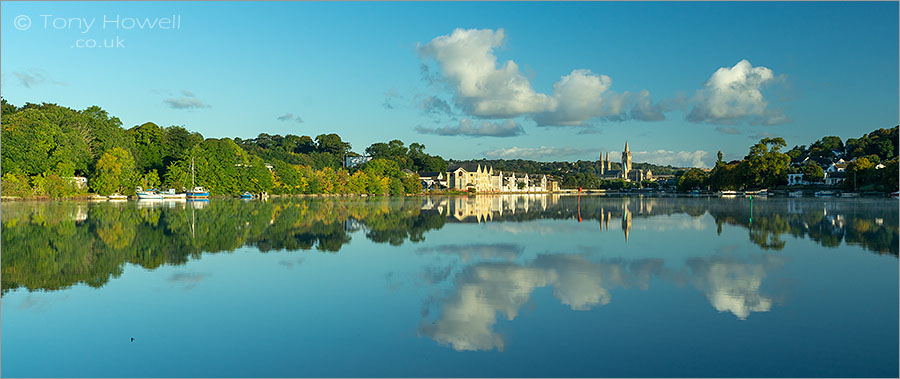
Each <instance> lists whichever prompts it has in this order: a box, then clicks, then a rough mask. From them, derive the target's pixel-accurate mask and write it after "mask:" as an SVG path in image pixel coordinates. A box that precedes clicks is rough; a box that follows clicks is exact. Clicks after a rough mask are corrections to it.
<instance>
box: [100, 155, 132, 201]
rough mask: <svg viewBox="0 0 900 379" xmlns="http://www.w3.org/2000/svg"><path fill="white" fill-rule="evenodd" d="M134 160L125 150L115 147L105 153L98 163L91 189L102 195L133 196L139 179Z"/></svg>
mask: <svg viewBox="0 0 900 379" xmlns="http://www.w3.org/2000/svg"><path fill="white" fill-rule="evenodd" d="M137 175H138V173H137V170H136V169H135V164H134V158H132V156H131V153H130V152H128V150H125V149H123V148H119V147H115V148H112V149H110V150H109V151H107V152H105V153H103V155H102V156H100V160H98V161H97V168H96V170H95V171H94V177H93V178H92V179H91V180H90V184H91V189H93V190H94V192H96V193H99V194H101V195H109V194H111V193H113V192H118V193H122V194H133V193H134V188H135V185H136V183H135V182H136V179H137Z"/></svg>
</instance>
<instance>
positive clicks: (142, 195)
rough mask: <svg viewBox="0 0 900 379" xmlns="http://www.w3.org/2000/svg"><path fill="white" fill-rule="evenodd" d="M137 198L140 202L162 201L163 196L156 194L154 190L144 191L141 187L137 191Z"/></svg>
mask: <svg viewBox="0 0 900 379" xmlns="http://www.w3.org/2000/svg"><path fill="white" fill-rule="evenodd" d="M136 193H137V198H138V200H162V199H163V196H162V195H160V194H158V193H156V191H154V190H152V189H151V190H146V191H144V190H142V189H141V187H138V189H137V192H136Z"/></svg>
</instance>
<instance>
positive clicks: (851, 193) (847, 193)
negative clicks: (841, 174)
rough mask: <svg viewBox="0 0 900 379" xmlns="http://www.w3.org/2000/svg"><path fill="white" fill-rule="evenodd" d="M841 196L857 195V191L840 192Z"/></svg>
mask: <svg viewBox="0 0 900 379" xmlns="http://www.w3.org/2000/svg"><path fill="white" fill-rule="evenodd" d="M841 197H859V193H856V192H841Z"/></svg>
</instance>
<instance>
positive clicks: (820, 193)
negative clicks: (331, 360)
mask: <svg viewBox="0 0 900 379" xmlns="http://www.w3.org/2000/svg"><path fill="white" fill-rule="evenodd" d="M813 195H814V196H815V197H829V196H834V191H825V190H822V191H816V193H815V194H813Z"/></svg>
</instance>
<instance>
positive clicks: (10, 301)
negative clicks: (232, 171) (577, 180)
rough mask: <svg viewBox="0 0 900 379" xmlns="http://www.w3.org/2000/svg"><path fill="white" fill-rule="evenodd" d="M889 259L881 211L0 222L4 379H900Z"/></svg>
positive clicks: (61, 214) (743, 208)
mask: <svg viewBox="0 0 900 379" xmlns="http://www.w3.org/2000/svg"><path fill="white" fill-rule="evenodd" d="M897 253H898V206H897V202H896V201H895V200H894V201H892V200H889V199H878V200H874V199H873V200H869V199H851V200H841V199H776V198H773V199H754V201H753V209H752V215H751V208H750V202H749V200H748V199H702V198H698V199H674V198H602V197H582V198H581V199H580V200H579V199H578V198H577V197H571V196H563V197H560V196H544V195H529V196H507V197H476V198H459V197H456V198H409V199H385V198H377V199H376V198H369V199H360V198H355V199H333V198H328V199H326V198H303V199H274V200H269V201H268V202H259V201H241V200H215V199H214V200H212V201H210V202H209V203H183V202H182V203H167V202H156V203H143V202H135V201H130V202H124V203H112V202H104V203H87V202H82V203H79V202H40V203H29V202H25V203H22V202H18V203H3V204H2V286H3V295H2V310H3V312H2V334H0V335H2V346H3V354H2V362H0V363H2V366H0V367H2V372H0V375H2V376H4V377H11V376H12V377H18V376H25V377H33V376H38V377H71V376H76V377H78V376H89V377H103V376H116V377H130V376H152V377H167V376H181V377H184V376H188V377H190V376H202V377H232V376H254V377H259V376H262V377H297V376H357V377H359V376H394V377H396V376H401V377H402V376H417V377H423V376H424V377H435V376H464V377H465V376H479V377H485V376H487V377H492V376H517V377H528V376H539V377H540V376H554V377H571V376H593V377H597V376H600V377H605V376H614V377H630V376H692V377H693V376H723V377H741V376H753V377H756V376H805V377H823V376H825V377H827V376H840V377H847V376H864V377H865V376H869V377H871V376H876V377H897V375H898V358H897V357H898V259H897ZM132 337H133V338H134V339H135V340H134V342H131V338H132Z"/></svg>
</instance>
